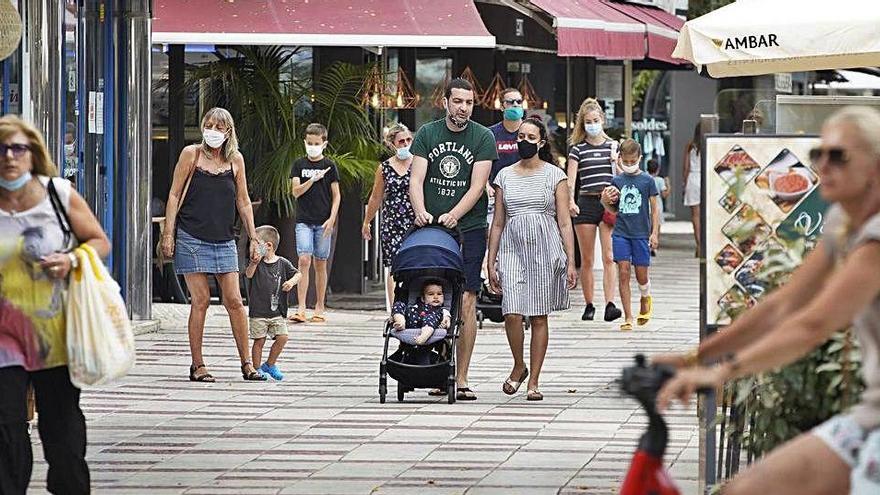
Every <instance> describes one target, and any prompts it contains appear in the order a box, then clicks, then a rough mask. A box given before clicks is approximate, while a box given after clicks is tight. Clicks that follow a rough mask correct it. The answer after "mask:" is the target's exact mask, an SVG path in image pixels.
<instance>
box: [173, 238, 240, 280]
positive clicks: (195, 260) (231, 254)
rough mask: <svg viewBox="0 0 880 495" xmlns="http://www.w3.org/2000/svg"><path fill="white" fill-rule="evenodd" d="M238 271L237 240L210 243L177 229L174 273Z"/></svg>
mask: <svg viewBox="0 0 880 495" xmlns="http://www.w3.org/2000/svg"><path fill="white" fill-rule="evenodd" d="M237 271H238V249H237V248H236V246H235V240H229V241H223V242H208V241H203V240H201V239H196V238H195V237H193V236H191V235H189V234H188V233H187V232H186V231H185V230H183V229H177V241H176V243H175V247H174V273H176V274H178V275H183V274H186V273H231V272H237Z"/></svg>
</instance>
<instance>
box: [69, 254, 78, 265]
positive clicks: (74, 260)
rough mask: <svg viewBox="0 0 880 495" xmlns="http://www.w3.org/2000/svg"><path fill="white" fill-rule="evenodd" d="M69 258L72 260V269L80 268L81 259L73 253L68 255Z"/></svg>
mask: <svg viewBox="0 0 880 495" xmlns="http://www.w3.org/2000/svg"><path fill="white" fill-rule="evenodd" d="M67 257H68V258H69V259H70V268H71V269H73V268H76V267H78V266H79V258H77V257H76V255H75V254H73V253H67Z"/></svg>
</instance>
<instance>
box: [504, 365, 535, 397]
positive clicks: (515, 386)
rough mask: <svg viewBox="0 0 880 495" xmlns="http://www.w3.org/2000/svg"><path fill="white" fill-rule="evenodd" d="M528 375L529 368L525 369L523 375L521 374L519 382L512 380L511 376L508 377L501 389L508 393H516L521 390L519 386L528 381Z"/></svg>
mask: <svg viewBox="0 0 880 495" xmlns="http://www.w3.org/2000/svg"><path fill="white" fill-rule="evenodd" d="M528 377H529V369H528V368H526V369H524V370H523V372H522V375H520V377H519V381H518V382H515V381H513V380H511V379H510V378H508V379H507V380H504V384H503V385H501V391H502V392H504V393H505V394H507V395H513V394H515V393H516V392H517V391H518V390H519V387H520V386H521V385H522V384H523V382H524V381H526V378H528Z"/></svg>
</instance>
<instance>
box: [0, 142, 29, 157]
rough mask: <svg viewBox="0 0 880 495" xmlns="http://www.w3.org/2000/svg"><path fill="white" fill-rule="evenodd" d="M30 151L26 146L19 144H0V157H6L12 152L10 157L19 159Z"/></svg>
mask: <svg viewBox="0 0 880 495" xmlns="http://www.w3.org/2000/svg"><path fill="white" fill-rule="evenodd" d="M30 150H31V147H30V146H28V145H26V144H21V143H13V144H5V143H0V156H6V155H7V154H8V153H9V152H10V151H12V156H13V157H14V158H21V157H23V156H24V154H25V153H27V152H28V151H30Z"/></svg>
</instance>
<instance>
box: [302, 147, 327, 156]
mask: <svg viewBox="0 0 880 495" xmlns="http://www.w3.org/2000/svg"><path fill="white" fill-rule="evenodd" d="M322 153H324V145H323V144H306V154H307V155H309V158H318V157H319V156H321V154H322Z"/></svg>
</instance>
